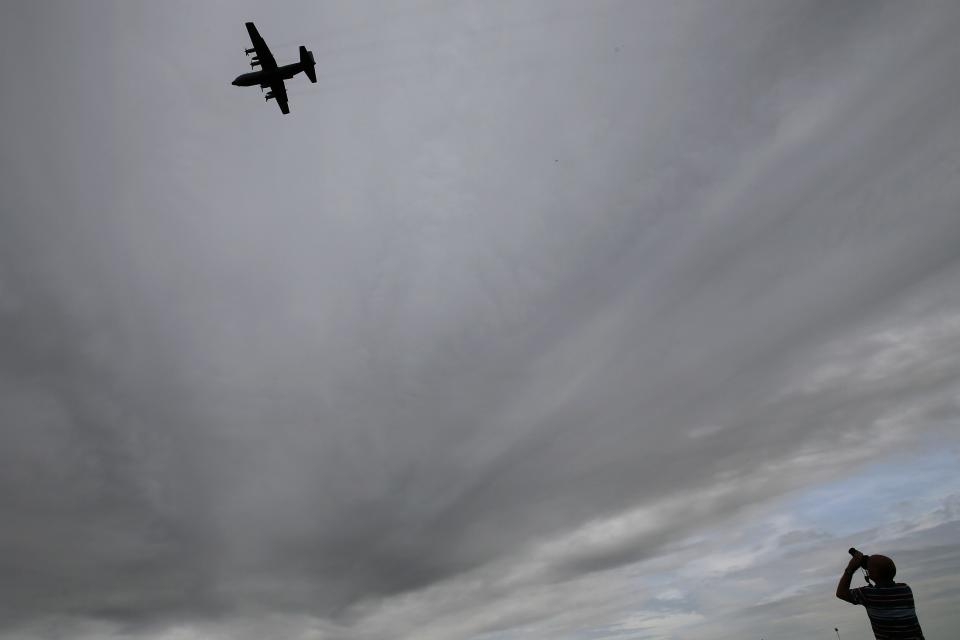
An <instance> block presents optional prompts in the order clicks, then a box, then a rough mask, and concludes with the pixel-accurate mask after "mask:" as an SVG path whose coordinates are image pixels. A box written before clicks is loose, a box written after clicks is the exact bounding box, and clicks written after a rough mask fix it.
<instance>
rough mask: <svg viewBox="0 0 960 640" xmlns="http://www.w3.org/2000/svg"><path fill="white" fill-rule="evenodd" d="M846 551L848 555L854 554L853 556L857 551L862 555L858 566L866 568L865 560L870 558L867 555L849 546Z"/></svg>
mask: <svg viewBox="0 0 960 640" xmlns="http://www.w3.org/2000/svg"><path fill="white" fill-rule="evenodd" d="M847 553H849V554H850V555H852V556H854V557H856V556H857V554H858V553H859V554H860V555H861V556H862V557H861V558H860V568H861V569H863V570H864V571H866V570H867V562H868V561H869V560H870V556H868V555H866V554H865V553H862V552H860V551H857V550H856V549H854V548H853V547H850V549H849V550H848V551H847Z"/></svg>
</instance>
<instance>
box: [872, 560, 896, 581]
mask: <svg viewBox="0 0 960 640" xmlns="http://www.w3.org/2000/svg"><path fill="white" fill-rule="evenodd" d="M867 572H868V573H869V574H870V578H872V579H873V580H874V581H875V582H893V577H894V576H895V575H897V565H895V564H893V560H891V559H890V558H888V557H887V556H881V555H871V556H870V559H869V560H868V561H867Z"/></svg>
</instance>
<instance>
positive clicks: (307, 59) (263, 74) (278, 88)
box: [232, 22, 317, 113]
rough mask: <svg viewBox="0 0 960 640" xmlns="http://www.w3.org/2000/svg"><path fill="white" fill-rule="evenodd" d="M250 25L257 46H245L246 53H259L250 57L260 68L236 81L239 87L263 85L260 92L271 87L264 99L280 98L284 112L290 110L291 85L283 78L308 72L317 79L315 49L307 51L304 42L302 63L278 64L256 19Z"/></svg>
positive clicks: (253, 41) (252, 37) (310, 76)
mask: <svg viewBox="0 0 960 640" xmlns="http://www.w3.org/2000/svg"><path fill="white" fill-rule="evenodd" d="M246 27H247V33H249V34H250V41H251V42H252V43H253V48H252V49H244V53H246V54H247V55H248V56H249V55H250V54H251V53H253V54H256V55H254V56H253V58H252V59H251V60H250V68H251V69H255V68H256V67H258V66H259V67H260V70H259V71H251V72H250V73H244V74H243V75H239V76H237V78H236V79H235V80H234V81H233V83H232V84H234V85H235V86H237V87H252V86H254V85H260V91H263V90H264V88H266V87H270V91H268V92H267V95H265V96H264V97H263V99H264V100H271V99H273V100H276V101H277V104H278V105H280V111H282V112H283V113H290V107H289V106H288V105H287V88H286V87H285V86H284V84H283V81H284V80H289V79H290V78H292V77H293V76H295V75H297V74H298V73H300V72H301V71H303V72H304V73H305V74H307V77H308V78H310V82H316V81H317V70H316V68H315V67H316V66H317V63H316V62H315V61H314V59H313V52H312V51H309V50H307V48H306V47H304V46H303V45H300V62H294V63H292V64H285V65H283V66H282V67H278V66H277V61H276V60H274V59H273V54H272V53H270V49H269V48H267V43H266V42H264V41H263V38H261V37H260V33H259V32H258V31H257V28H256V27H255V26H253V23H252V22H247V23H246Z"/></svg>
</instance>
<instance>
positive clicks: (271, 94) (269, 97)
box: [263, 91, 276, 100]
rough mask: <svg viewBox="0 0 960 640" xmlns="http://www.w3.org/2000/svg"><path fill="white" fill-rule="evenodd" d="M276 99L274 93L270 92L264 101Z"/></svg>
mask: <svg viewBox="0 0 960 640" xmlns="http://www.w3.org/2000/svg"><path fill="white" fill-rule="evenodd" d="M275 97H276V96H275V95H273V91H268V92H267V95H265V96H263V99H264V100H270V99H271V98H275Z"/></svg>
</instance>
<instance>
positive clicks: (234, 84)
mask: <svg viewBox="0 0 960 640" xmlns="http://www.w3.org/2000/svg"><path fill="white" fill-rule="evenodd" d="M230 84H232V85H233V86H235V87H236V86H238V85H239V84H240V78H234V79H233V82H231V83H230Z"/></svg>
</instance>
